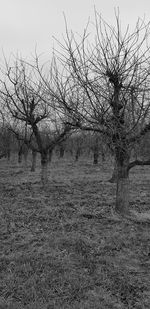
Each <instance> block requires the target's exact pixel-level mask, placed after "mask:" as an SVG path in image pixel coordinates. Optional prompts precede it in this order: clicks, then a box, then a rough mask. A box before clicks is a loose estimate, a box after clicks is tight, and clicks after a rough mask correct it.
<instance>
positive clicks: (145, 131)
mask: <svg viewBox="0 0 150 309" xmlns="http://www.w3.org/2000/svg"><path fill="white" fill-rule="evenodd" d="M149 131H150V123H148V124H146V125H145V127H144V128H143V129H142V130H141V132H139V133H138V134H137V135H135V136H133V137H131V138H129V139H128V141H129V143H134V142H136V141H137V140H139V139H140V138H141V137H142V136H144V135H145V134H146V133H147V132H149Z"/></svg>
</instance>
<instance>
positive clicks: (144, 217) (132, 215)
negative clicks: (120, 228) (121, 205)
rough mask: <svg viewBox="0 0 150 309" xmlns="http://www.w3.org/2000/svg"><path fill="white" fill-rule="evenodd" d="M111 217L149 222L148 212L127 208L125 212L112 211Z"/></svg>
mask: <svg viewBox="0 0 150 309" xmlns="http://www.w3.org/2000/svg"><path fill="white" fill-rule="evenodd" d="M112 217H113V218H114V219H115V220H118V221H120V220H123V219H125V220H130V221H134V222H136V223H149V224H150V212H149V211H148V212H144V213H140V212H137V211H134V210H129V211H127V212H118V211H116V210H113V211H112Z"/></svg>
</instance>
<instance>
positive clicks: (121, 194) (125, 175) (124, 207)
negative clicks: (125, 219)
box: [115, 154, 129, 214]
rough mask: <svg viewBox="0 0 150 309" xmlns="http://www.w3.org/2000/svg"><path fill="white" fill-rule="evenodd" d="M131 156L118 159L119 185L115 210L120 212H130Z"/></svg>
mask: <svg viewBox="0 0 150 309" xmlns="http://www.w3.org/2000/svg"><path fill="white" fill-rule="evenodd" d="M128 167H129V156H128V155H127V156H126V154H125V155H124V158H121V160H117V161H116V173H117V187H116V204H115V211H116V212H117V213H120V214H128V213H129V171H128Z"/></svg>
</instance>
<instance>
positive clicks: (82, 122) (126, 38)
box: [57, 12, 150, 214]
mask: <svg viewBox="0 0 150 309" xmlns="http://www.w3.org/2000/svg"><path fill="white" fill-rule="evenodd" d="M115 20H116V25H115V26H111V25H108V24H107V23H106V22H105V21H104V20H103V19H102V17H101V16H100V15H99V14H98V13H97V12H95V30H96V39H95V42H94V43H93V44H90V43H89V41H88V33H87V28H86V29H85V31H84V34H83V36H82V37H80V39H79V40H78V37H76V36H75V35H74V34H73V33H72V32H71V33H69V31H68V29H67V27H66V39H65V41H64V43H61V44H60V45H61V48H62V52H61V54H59V59H60V61H61V62H62V63H64V64H65V69H66V70H67V71H68V72H69V74H70V76H71V77H70V80H71V79H72V85H73V86H72V89H73V91H74V93H75V95H74V101H72V108H70V105H69V104H68V102H69V100H68V98H67V96H65V95H62V91H60V93H59V95H60V97H61V95H62V96H63V100H64V105H65V107H66V108H67V107H68V113H69V114H70V116H72V117H73V118H74V119H75V118H76V120H74V125H75V126H76V127H77V128H80V129H82V130H87V131H94V132H99V133H101V134H102V135H103V138H104V139H105V140H106V141H107V143H108V144H109V145H111V148H112V149H113V152H114V156H115V164H116V170H117V173H116V176H117V189H116V206H115V210H116V211H117V212H119V213H121V214H129V213H130V211H129V171H130V169H131V168H132V167H134V166H135V165H145V164H150V160H147V161H144V162H142V161H140V160H134V161H133V162H130V153H131V149H132V146H133V145H134V143H135V142H137V140H138V139H140V138H142V136H144V135H145V134H146V132H147V131H149V130H150V119H149V116H150V114H149V112H150V78H149V74H150V48H149V46H148V40H149V38H150V23H147V24H146V23H145V22H144V20H141V19H139V20H138V21H137V23H136V26H135V29H134V30H133V31H132V32H130V29H129V26H127V28H126V29H125V31H124V32H123V31H122V30H121V23H120V18H119V13H117V14H116V15H115ZM59 88H60V87H59ZM57 93H58V92H57Z"/></svg>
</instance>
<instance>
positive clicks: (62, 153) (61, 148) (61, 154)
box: [59, 145, 65, 158]
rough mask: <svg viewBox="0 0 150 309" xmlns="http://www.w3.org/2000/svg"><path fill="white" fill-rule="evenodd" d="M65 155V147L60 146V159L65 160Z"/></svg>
mask: <svg viewBox="0 0 150 309" xmlns="http://www.w3.org/2000/svg"><path fill="white" fill-rule="evenodd" d="M64 153H65V148H64V145H60V148H59V157H60V158H63V157H64Z"/></svg>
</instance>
